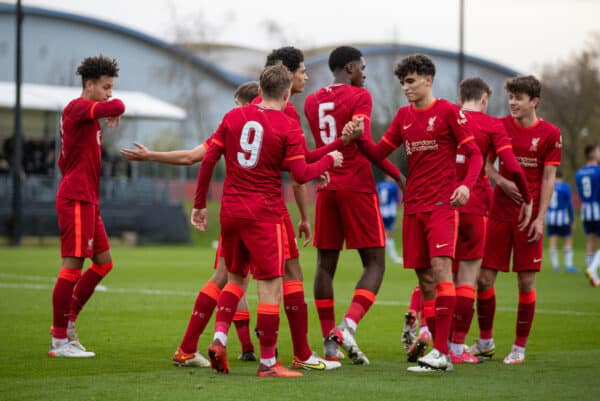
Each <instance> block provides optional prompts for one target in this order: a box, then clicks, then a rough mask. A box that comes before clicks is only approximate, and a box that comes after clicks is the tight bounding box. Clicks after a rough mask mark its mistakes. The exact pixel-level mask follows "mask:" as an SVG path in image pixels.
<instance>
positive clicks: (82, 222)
mask: <svg viewBox="0 0 600 401" xmlns="http://www.w3.org/2000/svg"><path fill="white" fill-rule="evenodd" d="M56 213H57V215H58V228H59V230H60V254H61V256H62V257H68V256H70V257H76V258H91V257H92V256H94V255H97V254H99V253H102V252H105V251H107V250H109V249H110V245H109V244H108V236H107V235H106V229H105V228H104V223H103V222H102V217H101V216H100V206H98V205H96V204H94V203H89V202H82V201H77V200H72V199H67V198H62V197H57V198H56Z"/></svg>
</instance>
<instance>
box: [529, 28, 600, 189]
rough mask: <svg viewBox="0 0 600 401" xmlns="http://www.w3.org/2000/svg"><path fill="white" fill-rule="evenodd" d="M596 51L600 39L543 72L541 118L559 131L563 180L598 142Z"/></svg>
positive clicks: (599, 97) (599, 106) (598, 60)
mask: <svg viewBox="0 0 600 401" xmlns="http://www.w3.org/2000/svg"><path fill="white" fill-rule="evenodd" d="M599 50H600V36H595V37H594V38H593V40H592V42H591V45H588V47H587V48H586V49H584V50H582V51H580V52H579V53H577V54H574V55H573V56H572V57H571V58H570V59H569V60H567V61H563V62H559V63H557V64H555V65H546V66H545V67H544V69H543V73H542V82H543V93H542V102H541V104H540V109H541V115H542V116H544V118H546V119H547V120H548V121H551V122H552V123H554V124H556V125H558V127H559V128H560V129H561V132H562V138H563V160H562V163H561V165H562V167H563V170H564V173H565V177H569V178H570V177H572V176H573V174H574V172H575V170H576V169H577V167H578V166H579V165H580V164H581V163H582V162H583V151H582V149H583V146H584V145H585V144H587V143H599V140H600V118H599V117H598V115H599V114H600V69H599V65H600V52H599Z"/></svg>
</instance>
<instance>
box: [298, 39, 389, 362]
mask: <svg viewBox="0 0 600 401" xmlns="http://www.w3.org/2000/svg"><path fill="white" fill-rule="evenodd" d="M365 67H366V64H365V60H364V58H363V56H362V53H361V52H360V51H359V50H358V49H356V48H353V47H348V46H342V47H338V48H336V49H334V50H333V51H332V52H331V54H330V56H329V69H330V70H331V72H332V73H333V76H334V82H333V84H331V85H329V86H326V87H324V88H321V89H319V90H318V91H316V92H314V93H312V94H311V95H309V96H308V97H307V98H306V101H305V103H304V113H305V114H306V118H307V120H308V123H309V125H310V129H311V131H312V134H313V137H314V139H315V144H316V146H317V147H325V146H327V145H329V144H331V143H334V142H335V141H336V140H339V138H340V137H341V129H342V128H343V127H344V124H346V123H347V122H348V121H350V120H351V119H352V118H353V117H356V116H362V117H363V118H364V119H365V121H366V122H365V129H366V131H367V133H366V134H365V135H364V137H366V138H368V140H371V139H370V138H371V133H370V123H369V118H370V115H371V108H372V100H371V95H370V93H369V92H368V91H367V90H366V89H364V88H363V84H364V80H365V75H364V69H365ZM342 153H343V154H344V160H345V162H344V165H343V167H342V168H340V169H336V170H333V171H331V172H330V177H331V181H330V183H329V184H328V185H327V186H326V187H325V188H321V189H320V190H319V191H318V193H317V203H316V212H315V213H316V214H315V237H314V241H313V244H314V245H315V246H316V247H317V249H318V257H317V271H316V274H315V284H314V291H315V304H316V306H317V312H318V314H319V320H320V323H321V332H322V334H323V337H324V339H325V340H324V348H325V358H326V359H337V358H339V357H340V354H339V353H338V344H341V345H342V346H343V347H344V348H345V349H346V350H347V351H348V353H349V356H350V358H351V359H352V361H353V362H354V363H355V364H362V365H368V364H369V360H368V358H367V357H366V356H365V354H364V353H363V352H362V351H361V350H360V349H359V347H358V345H357V344H356V341H355V339H354V334H355V331H356V328H357V327H358V324H359V322H360V321H361V319H362V318H363V317H364V315H365V314H366V313H367V311H368V310H369V308H370V307H371V305H373V303H374V302H375V297H376V294H377V292H378V291H379V286H380V285H381V280H382V279H383V274H384V271H385V250H384V248H383V247H384V245H385V233H384V231H383V224H382V219H381V215H380V213H379V204H378V201H377V194H376V189H375V178H374V177H373V172H372V170H371V165H370V162H369V160H368V159H367V158H366V157H365V156H364V155H363V154H362V153H361V151H360V150H359V149H358V147H357V146H356V144H349V145H347V146H345V147H344V148H343V149H342ZM377 162H378V163H379V165H378V167H380V168H382V170H384V172H385V173H386V174H388V175H390V176H392V177H394V178H395V179H397V180H400V177H401V175H400V172H399V171H398V169H397V168H395V167H394V166H393V165H392V164H391V163H390V162H389V161H388V160H385V161H383V162H381V161H380V160H378V161H377ZM344 241H345V242H346V248H348V249H357V250H358V252H359V254H360V257H361V261H362V264H363V274H362V276H361V278H360V280H359V281H358V283H357V284H356V289H355V292H354V297H353V298H352V302H351V304H350V307H349V308H348V310H347V312H346V314H345V315H344V319H343V321H342V323H341V324H340V325H339V326H337V327H335V314H334V298H333V277H334V275H335V272H336V269H337V262H338V257H339V253H340V250H341V249H342V247H343V244H344Z"/></svg>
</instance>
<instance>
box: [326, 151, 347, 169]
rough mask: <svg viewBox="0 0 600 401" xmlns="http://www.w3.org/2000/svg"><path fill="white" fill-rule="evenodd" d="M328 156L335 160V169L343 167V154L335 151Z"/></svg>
mask: <svg viewBox="0 0 600 401" xmlns="http://www.w3.org/2000/svg"><path fill="white" fill-rule="evenodd" d="M327 154H328V155H329V156H331V157H332V158H333V167H341V166H342V163H343V162H344V156H343V155H342V152H339V151H337V150H334V151H332V152H329V153H327Z"/></svg>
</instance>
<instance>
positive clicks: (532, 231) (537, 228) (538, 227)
mask: <svg viewBox="0 0 600 401" xmlns="http://www.w3.org/2000/svg"><path fill="white" fill-rule="evenodd" d="M543 234H544V219H540V218H539V217H538V218H536V219H535V220H533V221H532V222H531V226H530V227H529V231H528V232H527V239H528V241H529V242H537V241H539V240H540V238H542V235H543Z"/></svg>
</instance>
